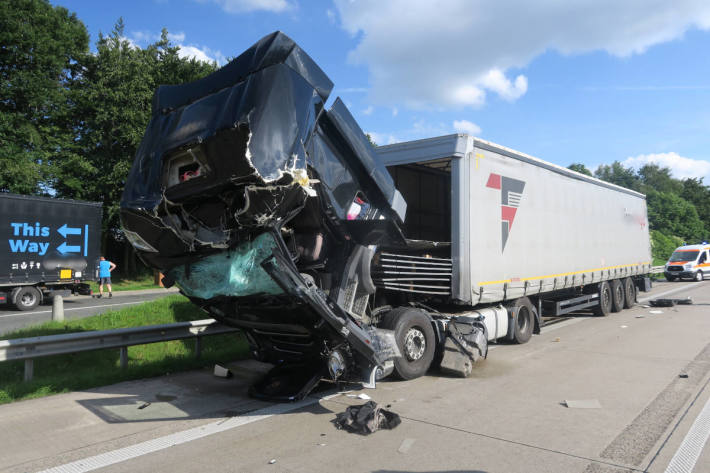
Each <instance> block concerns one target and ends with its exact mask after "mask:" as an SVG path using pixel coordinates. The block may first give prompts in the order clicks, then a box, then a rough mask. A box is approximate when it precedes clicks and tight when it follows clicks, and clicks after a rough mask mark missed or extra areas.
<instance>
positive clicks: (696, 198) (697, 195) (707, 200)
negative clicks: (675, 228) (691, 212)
mask: <svg viewBox="0 0 710 473" xmlns="http://www.w3.org/2000/svg"><path fill="white" fill-rule="evenodd" d="M680 196H681V197H683V198H684V199H685V200H687V201H688V202H690V203H692V204H693V205H694V206H695V210H696V211H697V212H698V217H699V218H700V220H701V221H702V222H703V223H704V225H705V232H704V235H703V239H704V240H707V239H708V238H710V187H708V186H706V185H704V184H703V179H702V178H700V179H696V178H690V179H684V180H683V189H682V190H681V193H680Z"/></svg>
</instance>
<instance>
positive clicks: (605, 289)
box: [594, 281, 612, 317]
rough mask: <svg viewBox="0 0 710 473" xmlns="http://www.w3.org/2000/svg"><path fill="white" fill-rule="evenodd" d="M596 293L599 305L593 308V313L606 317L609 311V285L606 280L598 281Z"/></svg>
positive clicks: (610, 297)
mask: <svg viewBox="0 0 710 473" xmlns="http://www.w3.org/2000/svg"><path fill="white" fill-rule="evenodd" d="M597 294H599V305H598V306H596V307H595V308H594V315H598V316H601V317H606V316H607V315H609V313H610V312H611V304H612V302H611V299H612V295H611V286H609V283H608V282H606V281H602V282H600V283H599V286H598V288H597Z"/></svg>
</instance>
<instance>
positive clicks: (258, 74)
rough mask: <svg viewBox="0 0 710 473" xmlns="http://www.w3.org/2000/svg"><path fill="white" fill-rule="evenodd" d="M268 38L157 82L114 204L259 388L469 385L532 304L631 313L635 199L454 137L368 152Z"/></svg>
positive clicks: (641, 268)
mask: <svg viewBox="0 0 710 473" xmlns="http://www.w3.org/2000/svg"><path fill="white" fill-rule="evenodd" d="M331 89H332V83H331V82H330V80H329V79H328V77H327V76H326V75H325V74H324V73H323V71H322V70H321V69H320V68H319V67H318V66H317V65H316V64H315V62H313V60H312V59H311V58H310V57H309V56H308V55H307V54H306V53H305V52H304V51H303V50H302V49H300V48H299V47H298V45H296V44H295V43H294V42H293V41H292V40H291V39H289V38H288V37H286V36H285V35H283V34H282V33H279V32H276V33H273V34H271V35H269V36H267V37H265V38H263V39H262V40H260V41H259V42H257V43H256V44H255V45H254V46H252V47H251V48H249V49H248V50H247V51H245V52H244V53H243V54H242V55H240V56H239V57H237V58H236V59H235V60H233V61H232V62H230V63H229V64H227V65H226V66H224V67H223V68H221V69H220V70H218V71H216V72H215V73H213V74H211V75H210V76H208V77H206V78H204V79H202V80H199V81H196V82H193V83H189V84H184V85H178V86H161V87H159V88H158V89H157V91H156V93H155V96H154V100H153V113H152V118H151V121H150V123H149V125H148V128H147V130H146V134H145V136H144V139H143V141H142V143H141V145H140V148H139V150H138V152H137V155H136V158H135V162H134V165H133V168H132V170H131V173H130V175H129V178H128V180H127V183H126V188H125V191H124V194H123V198H122V202H121V219H122V223H123V227H124V231H125V234H126V236H127V238H128V239H129V240H130V241H131V243H132V244H133V245H134V247H135V248H136V250H137V251H138V254H139V256H140V257H141V258H142V259H143V261H144V262H145V263H146V264H148V265H149V266H151V267H153V268H155V269H157V270H160V271H161V272H162V273H163V274H165V278H164V283H166V285H171V284H176V285H177V286H178V287H179V288H180V290H181V292H182V293H183V294H185V295H186V296H188V297H189V298H190V300H192V301H193V302H194V303H195V304H196V305H198V306H199V307H201V308H202V309H204V310H205V311H207V312H209V313H210V314H212V315H213V316H214V317H215V318H216V319H218V320H220V321H222V322H224V323H227V324H230V325H233V326H236V327H239V328H241V329H243V330H244V332H245V333H246V336H247V338H248V340H249V342H250V346H251V349H252V353H253V354H254V356H255V357H256V358H258V359H261V360H264V361H268V362H271V363H274V365H275V367H274V369H273V370H272V371H271V372H270V373H269V374H268V375H267V376H266V377H265V378H264V379H263V380H262V381H261V382H258V383H257V384H255V385H254V386H253V387H252V389H251V393H252V394H253V395H254V396H257V397H266V398H271V399H281V400H293V399H297V398H299V397H302V396H304V395H305V394H307V393H308V392H309V391H310V390H311V389H312V388H313V387H314V386H315V385H316V384H317V383H318V382H319V381H320V380H322V379H329V380H331V381H342V380H346V381H347V380H357V381H364V382H365V383H366V384H374V382H375V380H376V379H378V378H381V377H383V376H387V375H389V374H390V373H392V372H394V373H395V374H396V375H397V376H399V377H400V378H404V379H411V378H416V377H418V376H421V375H423V374H424V373H426V371H427V370H428V369H429V368H430V367H431V366H432V365H434V364H438V365H440V366H441V367H442V368H444V369H447V370H449V371H452V372H455V373H458V374H461V375H467V374H469V373H470V371H471V369H472V363H473V362H474V361H476V360H477V359H479V358H481V357H485V356H486V354H487V344H488V341H490V340H496V339H502V338H507V339H510V340H515V341H517V342H519V343H524V342H526V341H527V340H528V339H529V338H530V336H531V335H532V333H533V332H534V331H539V328H540V316H541V314H542V313H544V312H550V313H555V314H564V313H566V312H569V311H572V310H581V309H585V308H591V309H593V310H595V311H596V312H597V313H598V314H600V315H606V314H608V313H609V312H610V311H612V310H620V309H621V308H623V307H624V306H630V305H631V304H632V303H633V301H634V299H635V295H636V287H642V288H645V287H646V286H647V284H648V283H647V281H648V279H647V278H645V277H644V275H645V274H646V273H647V272H648V270H649V268H650V246H649V239H648V228H647V220H646V207H645V200H644V197H643V196H642V195H640V194H637V193H635V192H633V191H629V190H627V189H623V188H620V187H617V186H613V185H611V184H607V183H603V182H601V181H598V180H596V179H592V178H588V177H586V176H582V175H580V174H577V173H574V172H572V171H569V170H566V169H563V168H560V167H558V166H555V165H552V164H549V163H545V162H543V161H541V160H538V159H535V158H532V157H530V156H527V155H524V154H522V153H517V152H514V151H512V150H508V149H506V148H504V147H502V146H498V145H494V144H492V143H488V142H486V141H483V140H479V139H476V138H473V137H469V136H466V135H450V136H446V137H441V138H434V139H430V140H422V141H418V142H410V143H400V144H397V145H392V146H386V147H380V148H378V149H377V151H375V149H373V147H372V146H371V145H370V144H369V142H368V140H367V139H366V137H365V135H364V134H363V132H362V130H361V129H360V127H359V126H358V125H357V123H356V122H355V120H354V119H353V117H352V116H351V114H350V113H349V111H348V110H347V107H345V105H344V104H343V102H342V101H340V99H337V100H336V101H335V102H334V103H333V106H332V107H331V108H330V109H329V110H326V109H325V107H324V104H325V102H326V101H327V99H328V96H329V94H330V91H331Z"/></svg>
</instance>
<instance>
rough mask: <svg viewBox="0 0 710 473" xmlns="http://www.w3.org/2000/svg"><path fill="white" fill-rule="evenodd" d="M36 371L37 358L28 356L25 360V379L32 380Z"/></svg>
mask: <svg viewBox="0 0 710 473" xmlns="http://www.w3.org/2000/svg"><path fill="white" fill-rule="evenodd" d="M34 371H35V360H33V359H32V358H28V359H26V360H25V381H32V376H33V375H34Z"/></svg>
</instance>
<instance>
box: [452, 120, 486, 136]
mask: <svg viewBox="0 0 710 473" xmlns="http://www.w3.org/2000/svg"><path fill="white" fill-rule="evenodd" d="M454 130H456V131H458V132H459V133H467V134H469V135H474V136H478V135H480V134H481V127H480V126H478V125H476V124H475V123H473V122H470V121H468V120H454Z"/></svg>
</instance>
